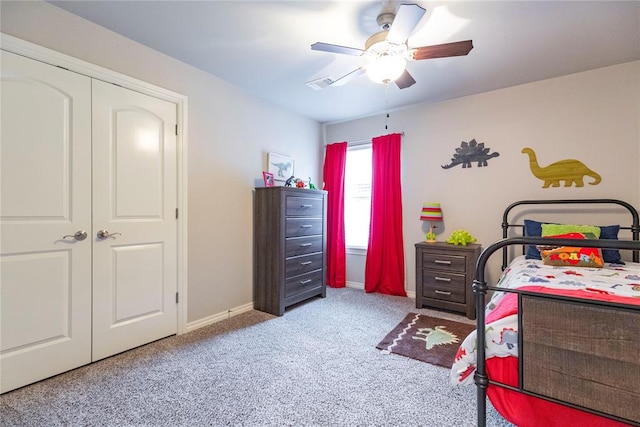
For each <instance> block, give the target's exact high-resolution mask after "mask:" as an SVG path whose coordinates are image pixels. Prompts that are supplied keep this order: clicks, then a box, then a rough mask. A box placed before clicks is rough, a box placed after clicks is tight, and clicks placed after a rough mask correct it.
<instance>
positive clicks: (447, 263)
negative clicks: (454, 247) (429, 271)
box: [433, 259, 451, 265]
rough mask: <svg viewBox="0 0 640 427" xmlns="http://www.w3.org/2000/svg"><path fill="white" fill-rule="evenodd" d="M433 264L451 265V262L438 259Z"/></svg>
mask: <svg viewBox="0 0 640 427" xmlns="http://www.w3.org/2000/svg"><path fill="white" fill-rule="evenodd" d="M433 262H435V263H436V264H443V265H451V261H441V260H439V259H436V260H434V261H433Z"/></svg>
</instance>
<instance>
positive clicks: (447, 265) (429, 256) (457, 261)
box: [422, 252, 467, 273]
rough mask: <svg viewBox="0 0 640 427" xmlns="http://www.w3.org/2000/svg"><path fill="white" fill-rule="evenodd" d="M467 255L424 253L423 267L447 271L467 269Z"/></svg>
mask: <svg viewBox="0 0 640 427" xmlns="http://www.w3.org/2000/svg"><path fill="white" fill-rule="evenodd" d="M466 265H467V257H466V256H461V255H447V254H442V253H435V252H423V253H422V268H434V269H438V270H446V271H459V272H461V273H464V272H465V271H466Z"/></svg>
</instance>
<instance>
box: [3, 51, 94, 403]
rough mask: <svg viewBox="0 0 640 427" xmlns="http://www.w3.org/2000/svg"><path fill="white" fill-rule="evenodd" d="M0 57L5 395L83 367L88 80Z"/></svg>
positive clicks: (86, 355)
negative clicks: (27, 385)
mask: <svg viewBox="0 0 640 427" xmlns="http://www.w3.org/2000/svg"><path fill="white" fill-rule="evenodd" d="M0 55H1V57H0V61H2V70H1V81H0V91H1V93H2V96H1V102H2V105H1V111H2V113H1V114H2V117H1V123H2V126H1V137H0V233H1V240H0V301H1V307H0V324H1V331H0V347H1V354H0V391H1V392H6V391H9V390H12V389H15V388H17V387H21V386H23V385H26V384H29V383H32V382H35V381H38V380H41V379H44V378H47V377H49V376H52V375H56V374H58V373H60V372H63V371H66V370H69V369H73V368H76V367H78V366H81V365H83V364H86V363H89V362H90V361H91V238H90V237H88V238H84V239H83V236H84V235H83V233H82V232H83V231H84V232H86V233H87V235H88V233H90V232H91V127H90V126H91V120H90V112H91V98H90V96H91V80H90V79H89V78H88V77H85V76H81V75H79V74H75V73H72V72H68V71H66V70H62V69H60V68H57V67H54V66H51V65H47V64H43V63H41V62H38V61H34V60H30V59H27V58H24V57H22V56H19V55H15V54H12V53H9V52H4V51H2V52H0ZM74 236H77V237H74Z"/></svg>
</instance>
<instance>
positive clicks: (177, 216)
mask: <svg viewBox="0 0 640 427" xmlns="http://www.w3.org/2000/svg"><path fill="white" fill-rule="evenodd" d="M176 219H178V208H176Z"/></svg>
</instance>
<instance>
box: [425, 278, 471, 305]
mask: <svg viewBox="0 0 640 427" xmlns="http://www.w3.org/2000/svg"><path fill="white" fill-rule="evenodd" d="M466 284H467V276H466V275H464V274H451V273H438V272H434V271H429V270H423V271H422V296H423V298H433V299H439V300H444V301H452V302H459V303H461V304H464V303H465V301H466Z"/></svg>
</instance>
